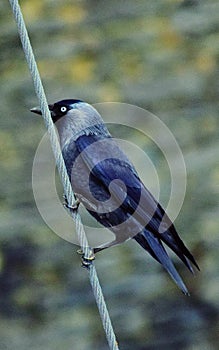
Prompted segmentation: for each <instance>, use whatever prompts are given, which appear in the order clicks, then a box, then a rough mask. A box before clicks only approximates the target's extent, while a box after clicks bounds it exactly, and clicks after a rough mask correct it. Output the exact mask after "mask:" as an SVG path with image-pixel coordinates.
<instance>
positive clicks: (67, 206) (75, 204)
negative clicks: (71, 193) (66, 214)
mask: <svg viewBox="0 0 219 350" xmlns="http://www.w3.org/2000/svg"><path fill="white" fill-rule="evenodd" d="M63 198H64V203H63V206H64V207H65V208H67V209H69V210H70V211H73V212H76V211H77V210H78V207H79V205H80V201H79V199H78V198H77V199H75V201H74V203H72V204H71V205H70V204H69V203H68V200H67V197H66V195H65V194H63Z"/></svg>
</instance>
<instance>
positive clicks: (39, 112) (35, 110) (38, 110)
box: [30, 107, 42, 115]
mask: <svg viewBox="0 0 219 350" xmlns="http://www.w3.org/2000/svg"><path fill="white" fill-rule="evenodd" d="M30 111H31V112H33V113H36V114H39V115H42V113H41V110H40V109H39V107H33V108H31V110H30Z"/></svg>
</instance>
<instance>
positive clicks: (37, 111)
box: [30, 105, 54, 115]
mask: <svg viewBox="0 0 219 350" xmlns="http://www.w3.org/2000/svg"><path fill="white" fill-rule="evenodd" d="M48 107H49V110H50V111H51V112H52V110H53V107H54V105H48ZM30 111H31V112H33V113H36V114H39V115H42V112H41V110H40V108H39V107H33V108H31V110H30Z"/></svg>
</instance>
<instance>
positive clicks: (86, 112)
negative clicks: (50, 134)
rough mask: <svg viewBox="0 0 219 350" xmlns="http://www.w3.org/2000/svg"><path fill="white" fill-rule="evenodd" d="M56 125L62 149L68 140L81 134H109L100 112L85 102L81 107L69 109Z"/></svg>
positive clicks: (107, 135)
mask: <svg viewBox="0 0 219 350" xmlns="http://www.w3.org/2000/svg"><path fill="white" fill-rule="evenodd" d="M56 127H57V129H58V133H59V137H60V145H61V148H62V149H63V148H64V147H65V145H66V144H67V143H69V141H76V140H77V139H78V137H80V136H82V135H92V134H93V135H98V134H99V135H101V136H105V137H110V136H111V135H110V133H109V131H108V130H107V128H106V126H105V125H104V121H103V119H102V118H101V116H100V114H99V113H98V112H97V111H96V110H95V109H94V108H93V107H92V106H90V105H89V104H87V103H83V105H82V106H81V108H75V109H71V110H70V111H69V112H68V113H67V114H66V115H65V116H63V117H62V118H61V119H59V120H58V121H57V122H56Z"/></svg>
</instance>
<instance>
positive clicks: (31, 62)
mask: <svg viewBox="0 0 219 350" xmlns="http://www.w3.org/2000/svg"><path fill="white" fill-rule="evenodd" d="M9 2H10V4H11V7H12V11H13V15H14V18H15V21H16V24H17V28H18V33H19V35H20V40H21V43H22V46H23V50H24V53H25V56H26V60H27V64H28V67H29V70H30V73H31V76H32V79H33V84H34V88H35V92H36V95H37V97H38V100H39V104H40V109H41V111H42V115H43V119H44V122H45V125H46V128H47V131H48V134H49V137H50V142H51V146H52V150H53V153H54V157H55V161H56V165H57V168H58V171H59V175H60V178H61V181H62V184H63V188H64V192H65V195H66V198H67V201H68V203H74V201H75V196H74V193H73V190H72V187H71V183H70V180H69V177H68V174H67V171H66V167H65V163H64V159H63V156H62V152H61V148H60V145H59V141H58V138H57V135H56V131H55V128H54V124H53V121H52V118H51V114H50V111H49V108H48V103H47V100H46V95H45V92H44V89H43V85H42V82H41V78H40V75H39V71H38V68H37V64H36V61H35V57H34V54H33V50H32V46H31V44H30V39H29V36H28V33H27V29H26V25H25V22H24V19H23V15H22V12H21V8H20V6H19V3H18V1H17V0H9ZM71 215H72V217H73V220H74V222H75V226H76V232H77V235H78V240H79V244H80V246H81V248H82V251H83V253H84V256H85V257H89V256H90V248H89V244H88V240H87V237H86V234H85V231H84V227H83V224H82V222H81V217H80V215H79V213H78V212H71ZM87 270H88V274H89V279H90V283H91V286H92V290H93V293H94V297H95V299H96V303H97V306H98V309H99V313H100V317H101V320H102V324H103V328H104V330H105V333H106V338H107V341H108V344H109V348H110V349H111V350H119V348H118V344H117V341H116V336H115V333H114V330H113V327H112V323H111V320H110V316H109V313H108V310H107V307H106V303H105V300H104V296H103V292H102V289H101V286H100V282H99V279H98V276H97V272H96V268H95V266H94V265H93V263H91V264H89V266H88V267H87Z"/></svg>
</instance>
